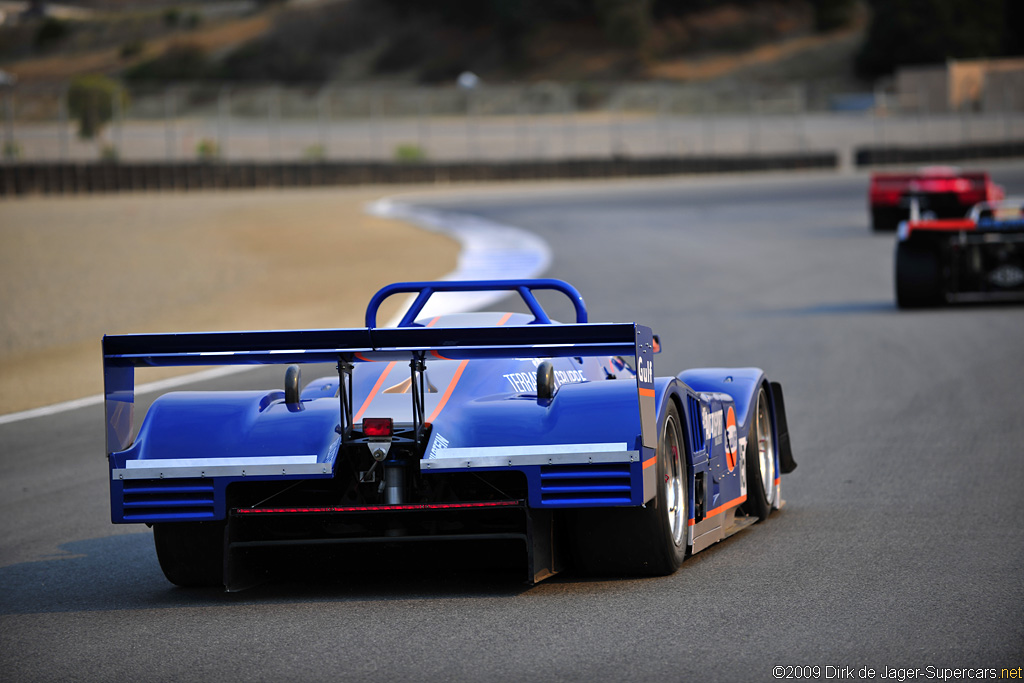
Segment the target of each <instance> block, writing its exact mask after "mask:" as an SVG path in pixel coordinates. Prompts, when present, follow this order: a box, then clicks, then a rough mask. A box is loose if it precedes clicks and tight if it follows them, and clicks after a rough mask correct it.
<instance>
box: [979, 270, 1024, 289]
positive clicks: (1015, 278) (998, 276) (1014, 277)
mask: <svg viewBox="0 0 1024 683" xmlns="http://www.w3.org/2000/svg"><path fill="white" fill-rule="evenodd" d="M988 280H989V282H991V283H992V284H994V285H996V286H997V287H1004V288H1007V289H1010V288H1012V287H1020V286H1021V284H1024V271H1022V270H1021V269H1020V268H1017V267H1016V266H1011V265H1009V264H1004V265H1001V266H999V267H998V268H996V269H995V270H993V271H992V272H991V273H989V274H988Z"/></svg>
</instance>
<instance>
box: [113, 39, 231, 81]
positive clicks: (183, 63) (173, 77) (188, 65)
mask: <svg viewBox="0 0 1024 683" xmlns="http://www.w3.org/2000/svg"><path fill="white" fill-rule="evenodd" d="M211 68H212V67H211V66H210V60H209V59H208V58H207V56H206V50H204V49H203V48H202V47H201V46H199V45H195V44H193V43H177V44H175V45H171V46H170V47H168V48H167V50H166V51H165V52H164V53H163V54H162V55H160V56H159V57H154V58H153V59H147V60H146V61H144V62H142V63H141V64H137V65H136V66H133V67H132V68H130V69H128V70H127V71H125V72H124V77H125V78H127V79H128V80H130V81H191V80H198V79H202V78H205V77H206V76H208V75H209V74H210V71H211Z"/></svg>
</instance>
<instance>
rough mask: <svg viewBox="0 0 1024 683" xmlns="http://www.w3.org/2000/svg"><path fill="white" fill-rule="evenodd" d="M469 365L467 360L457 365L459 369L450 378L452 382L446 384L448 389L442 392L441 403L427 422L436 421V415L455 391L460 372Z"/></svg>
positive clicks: (460, 375)
mask: <svg viewBox="0 0 1024 683" xmlns="http://www.w3.org/2000/svg"><path fill="white" fill-rule="evenodd" d="M468 363H469V361H468V360H464V361H462V362H461V363H459V367H457V368H455V374H454V375H453V376H452V381H451V382H448V388H447V389H445V390H444V395H443V396H442V397H441V402H440V403H438V404H437V407H436V408H434V412H432V413H431V414H430V417H428V418H427V422H433V421H434V420H436V419H437V416H438V414H439V413H440V412H441V411H442V410H443V409H444V407H445V405H446V404H447V403H448V399H449V398H451V397H452V392H453V391H455V385H456V384H458V383H459V378H460V377H462V371H463V370H465V369H466V365H467V364H468Z"/></svg>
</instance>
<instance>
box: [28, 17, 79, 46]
mask: <svg viewBox="0 0 1024 683" xmlns="http://www.w3.org/2000/svg"><path fill="white" fill-rule="evenodd" d="M69 33H71V29H70V27H69V26H68V22H66V21H61V20H60V19H56V18H54V17H46V19H44V20H43V23H42V24H41V25H40V26H39V30H38V31H36V36H35V40H34V41H33V42H34V43H35V46H36V47H37V48H46V47H49V46H50V45H53V44H54V43H57V42H60V41H61V40H62V39H63V38H64V37H66V36H67V35H68V34H69Z"/></svg>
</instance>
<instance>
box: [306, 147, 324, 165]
mask: <svg viewBox="0 0 1024 683" xmlns="http://www.w3.org/2000/svg"><path fill="white" fill-rule="evenodd" d="M302 157H303V158H304V159H305V160H306V161H323V160H324V159H326V158H327V150H325V149H324V146H323V145H310V146H309V147H307V148H306V149H304V150H303V151H302Z"/></svg>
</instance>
